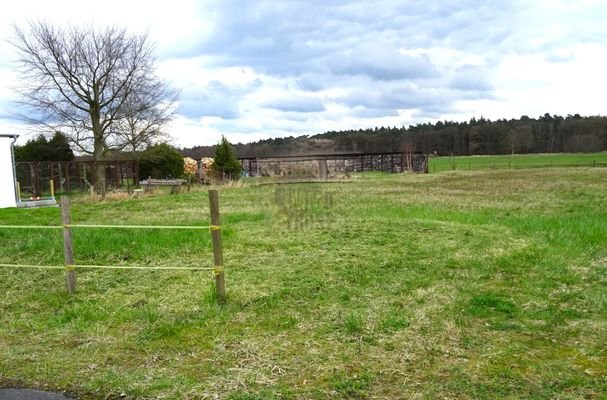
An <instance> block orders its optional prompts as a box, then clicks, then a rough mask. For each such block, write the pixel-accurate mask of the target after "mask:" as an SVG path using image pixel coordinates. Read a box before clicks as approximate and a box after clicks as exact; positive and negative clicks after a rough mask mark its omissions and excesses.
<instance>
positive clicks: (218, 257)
mask: <svg viewBox="0 0 607 400" xmlns="http://www.w3.org/2000/svg"><path fill="white" fill-rule="evenodd" d="M209 204H210V206H211V239H212V243H213V264H214V265H213V273H214V275H215V288H216V293H217V301H218V302H219V303H220V304H224V303H225V302H226V284H225V278H224V270H223V251H222V248H221V221H220V217H219V197H218V195H217V190H215V189H212V190H209Z"/></svg>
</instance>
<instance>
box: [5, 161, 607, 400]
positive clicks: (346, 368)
mask: <svg viewBox="0 0 607 400" xmlns="http://www.w3.org/2000/svg"><path fill="white" fill-rule="evenodd" d="M73 202H74V205H73V210H72V214H73V220H74V223H76V222H77V223H104V224H110V223H116V224H171V225H176V224H197V225H207V224H208V219H209V216H208V200H207V196H206V192H205V191H202V190H201V191H198V192H192V193H188V194H181V195H176V196H175V195H173V196H171V195H157V196H154V197H146V198H142V199H129V200H122V201H105V202H88V201H85V200H83V199H81V200H78V199H74V201H73ZM220 202H221V210H222V213H223V221H222V222H223V225H224V229H223V240H224V258H225V268H226V284H227V290H228V296H229V298H228V304H227V305H226V306H224V307H220V306H218V305H216V303H215V299H214V295H213V284H212V279H211V276H210V273H209V272H208V271H202V272H201V271H196V272H191V271H181V272H174V271H115V270H108V271H105V270H80V271H77V274H78V285H79V286H78V293H77V295H76V296H74V297H71V298H69V297H68V296H67V294H66V293H65V289H64V277H63V272H62V271H55V270H34V269H28V270H15V269H0V387H2V386H14V385H18V386H28V387H37V388H47V389H66V390H68V391H70V392H72V393H74V394H76V395H78V396H80V398H93V399H105V398H123V397H126V398H168V399H181V398H184V399H202V398H209V399H213V398H228V399H240V400H244V399H273V398H277V399H291V398H292V399H325V398H344V399H346V398H348V399H351V398H360V399H365V398H410V399H416V398H419V399H434V398H450V399H495V398H507V399H553V398H558V399H607V395H606V393H607V345H606V343H607V208H606V207H605V206H606V205H607V168H543V169H542V168H537V169H527V170H520V171H517V173H516V174H513V173H512V172H511V171H508V170H485V171H460V170H458V171H455V172H443V173H437V174H429V175H409V174H394V175H385V174H380V173H375V174H365V175H362V176H355V177H354V181H353V182H351V183H328V184H323V185H320V184H293V185H281V186H274V185H263V186H255V185H252V184H248V185H247V184H244V185H242V186H241V187H233V188H220ZM58 222H59V210H58V209H38V210H15V209H4V210H0V224H50V225H55V224H57V223H58ZM0 240H1V243H2V245H1V246H0V262H1V263H25V264H52V265H55V264H61V263H62V262H63V254H62V239H61V231H40V230H32V231H16V230H12V231H8V230H0ZM74 240H75V249H76V251H75V255H76V261H77V263H80V264H104V265H105V264H119V265H121V264H124V265H127V264H139V265H202V266H210V265H211V259H212V255H211V250H210V237H209V234H208V233H206V232H198V231H170V232H168V231H167V232H164V231H126V230H125V231H107V230H104V231H102V230H97V231H94V230H91V231H84V230H78V231H75V232H74Z"/></svg>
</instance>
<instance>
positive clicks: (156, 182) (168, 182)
mask: <svg viewBox="0 0 607 400" xmlns="http://www.w3.org/2000/svg"><path fill="white" fill-rule="evenodd" d="M187 183H188V181H187V180H186V179H152V178H148V179H144V180H142V181H139V184H140V185H141V186H143V187H144V188H145V191H146V192H151V191H153V190H154V187H156V186H170V187H171V194H177V193H179V188H180V187H181V186H183V185H185V184H187Z"/></svg>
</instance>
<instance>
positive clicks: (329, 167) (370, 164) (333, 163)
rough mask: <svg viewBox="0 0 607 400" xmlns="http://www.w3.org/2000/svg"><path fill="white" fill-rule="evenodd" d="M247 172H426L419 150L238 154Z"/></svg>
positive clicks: (311, 175)
mask: <svg viewBox="0 0 607 400" xmlns="http://www.w3.org/2000/svg"><path fill="white" fill-rule="evenodd" d="M240 162H241V164H242V167H243V171H244V173H245V174H246V175H248V176H266V177H278V178H284V179H289V178H290V179H318V180H327V179H340V178H343V177H347V176H349V174H350V173H353V172H368V171H382V172H390V173H399V172H407V171H408V172H422V173H427V172H428V156H427V155H426V154H422V153H365V154H360V153H350V154H317V155H305V156H282V157H255V158H241V159H240Z"/></svg>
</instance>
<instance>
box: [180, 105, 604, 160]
mask: <svg viewBox="0 0 607 400" xmlns="http://www.w3.org/2000/svg"><path fill="white" fill-rule="evenodd" d="M234 148H235V150H236V155H237V156H238V157H240V158H244V157H271V156H280V155H303V154H330V153H383V152H400V151H419V152H424V153H436V154H438V155H481V154H511V153H516V154H524V153H563V152H571V153H577V152H597V151H605V150H607V117H602V116H590V117H582V116H580V115H579V114H575V115H568V116H566V117H562V116H559V115H554V116H553V115H550V114H544V115H543V116H540V117H539V118H530V117H527V116H522V117H521V118H518V119H510V120H506V119H500V120H497V121H491V120H489V119H485V118H482V117H481V118H479V119H476V118H472V119H471V120H470V121H467V122H452V121H439V122H436V123H423V124H417V125H411V126H409V127H400V128H399V127H375V128H369V129H358V130H346V131H329V132H325V133H321V134H317V135H313V136H308V135H304V136H299V137H285V138H275V139H266V140H260V141H257V142H253V143H246V144H242V143H238V144H236V145H235V146H234ZM213 151H214V147H213V146H197V147H192V148H185V149H183V150H182V153H183V154H184V155H187V156H190V157H193V158H201V157H209V156H212V154H213Z"/></svg>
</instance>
